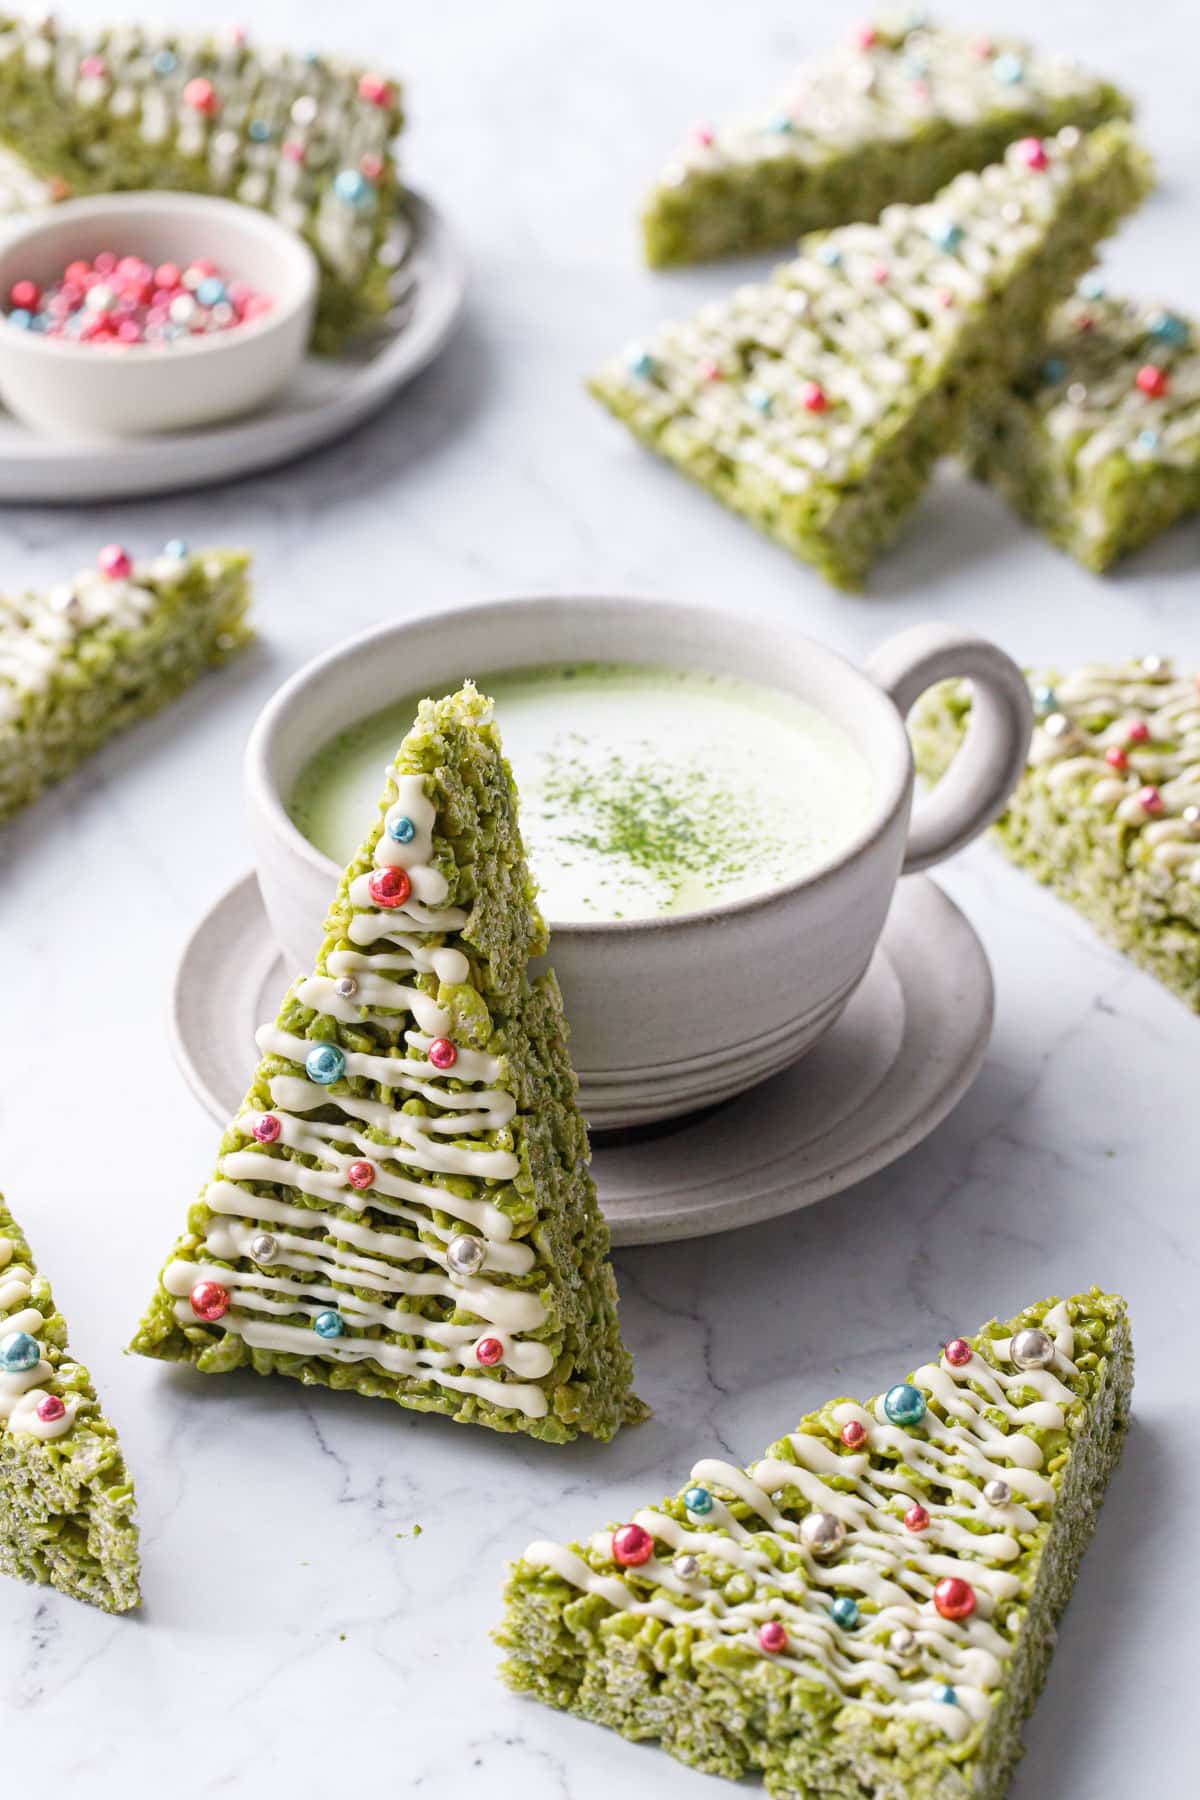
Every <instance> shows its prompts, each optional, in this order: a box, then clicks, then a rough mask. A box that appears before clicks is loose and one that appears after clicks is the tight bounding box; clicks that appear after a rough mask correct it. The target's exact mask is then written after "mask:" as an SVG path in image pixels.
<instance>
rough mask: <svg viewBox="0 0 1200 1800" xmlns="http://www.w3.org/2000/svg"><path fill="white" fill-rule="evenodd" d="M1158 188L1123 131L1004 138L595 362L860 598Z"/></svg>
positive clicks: (711, 476)
mask: <svg viewBox="0 0 1200 1800" xmlns="http://www.w3.org/2000/svg"><path fill="white" fill-rule="evenodd" d="M1149 185H1150V176H1149V166H1148V162H1147V159H1146V157H1145V155H1144V154H1143V152H1142V151H1141V150H1140V149H1139V148H1138V146H1137V144H1136V142H1135V140H1134V138H1133V136H1132V133H1131V131H1130V128H1129V127H1128V126H1127V125H1125V124H1123V123H1120V122H1114V123H1113V124H1110V125H1104V126H1101V128H1100V129H1099V130H1098V131H1095V132H1093V133H1091V134H1090V135H1088V136H1082V135H1081V134H1080V133H1079V132H1078V131H1076V130H1075V129H1074V128H1073V127H1067V128H1065V129H1064V130H1063V131H1061V132H1060V133H1059V134H1058V136H1057V137H1055V138H1052V139H1049V140H1047V141H1045V142H1043V141H1042V140H1041V139H1037V138H1029V139H1025V140H1022V141H1021V142H1019V143H1017V144H1013V145H1011V146H1010V148H1009V149H1008V151H1007V152H1006V154H1005V157H1004V160H1003V162H1000V163H996V164H993V165H992V166H991V167H989V168H987V169H985V170H983V172H982V173H981V174H973V173H968V174H963V175H959V176H957V177H956V178H955V179H954V180H953V181H952V182H951V183H950V185H949V186H948V187H946V188H944V189H943V191H942V192H941V193H940V194H939V195H938V197H937V199H936V200H935V201H933V202H931V203H930V204H929V205H923V206H890V207H888V208H887V209H886V211H885V212H884V214H883V216H882V218H881V219H880V220H879V222H878V224H873V225H872V224H858V225H846V226H842V227H840V228H839V229H837V230H835V231H831V232H828V233H825V234H817V235H814V236H812V237H810V238H807V239H806V240H805V242H804V244H803V246H802V248H801V254H800V255H799V256H798V257H797V258H796V259H795V260H794V261H792V262H790V263H786V264H784V265H783V267H781V268H779V269H777V270H776V271H775V273H774V275H773V276H772V278H771V279H770V280H769V281H767V282H765V283H759V284H756V285H753V286H745V287H741V288H739V289H738V290H737V291H736V293H735V294H734V296H733V298H732V299H731V300H727V301H723V302H717V303H716V304H713V305H710V306H707V307H705V308H704V309H703V310H702V311H701V312H699V313H698V314H696V315H695V316H694V317H693V318H691V319H687V320H684V321H683V322H682V323H680V324H674V325H665V326H663V327H662V328H661V329H660V330H659V331H658V332H657V333H656V334H655V335H653V336H652V337H650V338H649V339H648V340H647V341H646V342H644V343H641V344H637V345H635V346H633V347H632V348H631V349H630V350H629V351H628V352H627V353H626V355H625V356H623V357H618V358H616V359H614V360H613V361H612V362H611V363H609V364H608V366H607V367H606V368H604V369H603V370H601V372H600V374H599V375H598V376H597V377H596V379H595V380H594V381H593V382H592V384H591V385H592V390H593V392H594V393H595V394H596V396H597V397H598V398H599V399H600V400H602V401H603V402H604V404H605V405H606V406H607V407H608V408H609V409H610V411H612V412H613V413H614V414H615V415H616V416H617V418H619V419H621V420H623V421H624V422H625V423H626V424H627V425H628V426H629V428H630V430H631V431H633V432H634V434H635V435H636V436H637V437H639V438H641V439H642V440H643V441H644V442H645V443H647V444H648V445H649V446H650V447H651V448H652V449H654V450H656V451H658V453H659V454H660V455H662V456H664V457H666V458H667V460H668V461H670V462H672V463H674V464H675V465H676V467H678V468H679V469H681V470H683V472H684V473H685V474H688V475H690V476H691V477H692V479H693V480H695V481H697V482H699V483H700V485H701V486H703V487H706V488H707V489H708V490H709V491H710V492H711V493H712V494H714V495H715V496H716V497H717V498H718V499H720V500H723V501H724V502H725V503H726V505H728V506H731V507H733V508H734V509H735V510H736V511H738V512H741V513H744V514H746V516H747V517H749V518H750V519H752V520H753V521H754V522H755V523H756V524H758V525H759V526H761V527H762V529H763V530H765V531H767V532H769V533H770V534H771V535H772V536H773V537H775V538H777V539H779V541H780V542H781V543H783V544H785V545H786V546H787V548H788V549H790V550H792V551H793V552H794V553H795V554H796V555H797V556H800V557H802V558H804V560H805V561H807V562H811V563H813V564H815V565H816V567H817V568H818V569H820V571H821V572H822V574H824V575H825V576H827V578H828V579H829V580H830V581H832V582H833V583H834V584H835V585H836V586H839V587H845V588H854V587H858V586H860V585H861V584H862V581H863V579H864V577H865V575H866V573H867V570H868V569H869V567H870V564H871V562H872V560H873V559H874V557H875V556H876V554H877V553H878V552H879V550H880V549H881V548H882V547H883V546H884V544H886V543H887V542H888V540H889V539H890V538H892V537H893V536H894V535H895V533H896V531H897V529H898V527H899V525H900V523H901V522H902V520H903V519H904V517H905V515H906V514H907V513H908V511H909V510H910V509H911V507H912V506H913V505H914V504H915V502H916V500H917V499H918V497H919V496H920V494H921V493H922V491H923V490H924V488H925V486H926V483H927V482H928V480H929V477H930V474H931V472H932V470H933V466H934V464H935V462H936V461H937V459H938V458H939V457H940V456H941V455H943V454H944V453H945V452H947V451H948V450H951V449H953V448H954V446H955V444H956V442H957V440H958V438H959V437H960V435H961V430H962V425H963V419H964V414H965V411H966V408H967V406H968V404H969V403H975V402H977V401H978V399H979V397H980V395H981V393H982V391H983V390H984V388H985V387H987V386H989V385H992V384H998V383H1000V382H1002V381H1005V380H1007V379H1009V378H1010V377H1011V376H1012V375H1013V373H1014V372H1015V371H1016V370H1017V369H1019V368H1020V367H1021V366H1022V365H1023V363H1024V362H1025V360H1026V358H1027V356H1028V346H1029V343H1030V342H1031V341H1034V340H1036V339H1037V337H1039V336H1040V334H1041V330H1042V326H1043V321H1044V319H1045V316H1046V314H1047V312H1048V310H1049V309H1050V307H1051V305H1052V304H1053V302H1054V300H1055V299H1056V297H1057V296H1059V295H1061V294H1062V293H1063V291H1064V290H1066V289H1069V288H1070V286H1071V284H1072V282H1073V281H1074V280H1075V279H1076V278H1077V277H1078V276H1079V275H1080V274H1081V273H1082V271H1083V270H1084V269H1085V268H1086V267H1087V266H1088V264H1089V263H1090V262H1091V260H1092V257H1093V254H1094V250H1095V246H1096V244H1097V243H1098V242H1099V240H1100V239H1101V238H1103V237H1104V236H1105V235H1106V234H1107V233H1108V232H1110V231H1111V230H1112V229H1113V228H1114V226H1115V225H1116V224H1117V222H1118V221H1119V220H1120V219H1121V218H1122V216H1123V215H1124V214H1125V213H1127V212H1129V211H1130V210H1132V208H1133V207H1134V206H1136V205H1137V203H1138V201H1139V200H1140V199H1141V198H1142V196H1143V195H1144V194H1145V192H1146V191H1147V189H1148V187H1149Z"/></svg>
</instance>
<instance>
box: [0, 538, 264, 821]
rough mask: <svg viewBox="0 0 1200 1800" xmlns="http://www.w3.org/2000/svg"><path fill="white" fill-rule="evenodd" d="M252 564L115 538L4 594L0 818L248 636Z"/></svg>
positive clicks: (232, 556) (177, 544)
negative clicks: (84, 559)
mask: <svg viewBox="0 0 1200 1800" xmlns="http://www.w3.org/2000/svg"><path fill="white" fill-rule="evenodd" d="M249 562H250V559H249V557H248V556H246V555H245V554H244V552H242V551H239V550H201V551H196V552H195V553H193V552H192V551H190V550H189V549H188V547H187V545H186V544H184V543H182V542H181V541H180V540H179V539H174V540H173V541H172V542H171V543H169V544H167V545H166V546H165V547H164V549H163V550H162V551H161V552H160V553H159V554H158V555H157V556H151V557H146V558H139V559H138V560H136V561H135V560H134V558H133V557H132V556H131V555H130V554H129V552H128V551H127V550H124V549H122V547H121V545H120V544H108V545H106V546H105V548H104V549H103V550H101V551H100V554H99V556H98V557H97V559H96V567H95V568H93V569H84V570H83V571H82V572H81V573H80V574H78V575H76V576H75V577H74V578H73V579H72V580H71V581H64V582H61V583H60V584H59V585H58V586H57V587H53V588H50V589H49V590H48V592H46V593H39V594H29V593H25V594H11V595H9V594H0V825H3V823H4V821H5V820H6V819H8V818H10V817H11V815H12V814H13V813H15V812H18V811H19V810H20V809H21V808H22V807H23V806H27V805H28V804H29V803H30V801H32V800H36V799H37V797H38V795H39V794H40V793H41V792H42V790H43V788H45V787H47V786H48V785H49V784H50V783H51V782H54V781H61V779H62V778H63V776H64V775H69V774H70V772H71V771H72V769H75V768H77V767H78V765H79V764H80V763H81V762H82V761H83V759H84V758H85V757H86V756H88V755H90V754H91V752H92V751H93V750H97V749H99V747H100V746H101V744H103V743H105V742H107V740H108V739H109V738H110V737H112V736H113V735H114V734H115V733H116V732H118V731H121V730H123V729H124V728H125V727H126V726H128V725H132V724H135V723H136V722H137V721H138V720H139V719H144V718H148V717H149V716H150V715H151V714H152V713H156V712H158V711H159V709H160V708H161V707H163V706H165V705H166V703H167V702H168V701H169V700H173V699H175V697H176V696H177V695H178V694H181V693H182V692H183V690H184V689H185V688H186V687H189V686H190V685H191V683H192V682H193V681H195V680H196V679H197V677H198V676H200V675H202V674H203V673H204V671H205V670H206V669H208V668H210V667H213V666H216V665H219V664H221V663H224V662H226V661H227V660H228V659H229V657H231V656H232V655H234V654H235V652H237V651H238V650H240V649H242V648H243V646H244V645H246V644H248V643H249V642H250V637H251V633H250V629H249V627H248V626H247V624H246V622H245V615H246V610H247V607H248V606H249V604H250V589H249V580H248V576H247V570H248V568H249Z"/></svg>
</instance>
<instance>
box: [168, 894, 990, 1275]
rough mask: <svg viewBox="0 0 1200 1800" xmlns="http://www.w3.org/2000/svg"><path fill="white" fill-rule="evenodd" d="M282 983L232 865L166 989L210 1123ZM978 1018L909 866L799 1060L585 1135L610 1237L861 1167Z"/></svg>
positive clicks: (748, 1206)
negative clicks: (831, 1012)
mask: <svg viewBox="0 0 1200 1800" xmlns="http://www.w3.org/2000/svg"><path fill="white" fill-rule="evenodd" d="M288 980H289V971H288V969H287V968H286V967H285V965H284V962H283V958H282V957H281V956H280V954H279V952H278V950H277V949H276V947H275V943H274V940H273V939H272V936H271V932H270V928H269V926H268V924H267V918H266V914H265V913H264V912H263V908H262V901H261V900H260V898H259V892H258V883H257V881H256V880H255V878H254V876H253V875H245V876H243V877H242V879H241V880H240V881H239V882H237V883H236V884H235V885H234V886H233V887H232V888H230V889H229V891H228V892H227V893H226V894H225V895H224V896H223V897H222V898H221V899H220V900H218V901H217V903H216V905H215V906H214V907H213V908H212V909H211V911H210V912H208V913H207V914H206V915H205V917H204V918H203V919H202V920H201V921H200V924H199V925H198V926H197V928H196V930H195V931H194V933H193V934H192V937H191V939H190V940H189V942H188V944H187V945H186V947H185V949H184V952H183V955H182V957H181V958H180V962H179V966H178V969H177V970H176V974H175V986H174V991H173V994H172V1001H171V1035H172V1041H173V1045H174V1049H175V1055H176V1058H177V1060H178V1062H179V1066H180V1068H181V1069H182V1071H183V1074H184V1076H185V1078H186V1080H187V1082H188V1085H189V1086H190V1087H191V1089H192V1091H193V1093H195V1095H196V1096H197V1098H198V1099H199V1100H200V1101H202V1102H203V1104H204V1105H205V1106H206V1107H207V1108H208V1110H209V1112H211V1113H212V1115H213V1117H214V1118H215V1119H217V1120H219V1121H220V1123H221V1124H222V1125H225V1124H226V1123H227V1122H228V1120H229V1119H230V1118H231V1117H232V1116H233V1114H234V1113H235V1112H236V1111H237V1110H238V1107H239V1105H240V1104H241V1100H242V1096H243V1095H244V1093H245V1091H246V1088H247V1087H248V1085H249V1080H250V1072H251V1070H252V1069H253V1067H254V1062H255V1055H256V1052H255V1048H254V1031H255V1027H256V1026H257V1025H258V1024H260V1023H261V1022H262V1021H263V1020H264V1019H273V1018H274V1017H275V1014H276V1012H277V1010H278V1007H279V1001H280V998H281V996H282V994H283V992H284V989H285V988H286V987H287V985H288ZM991 1029H992V974H991V969H990V968H989V966H988V960H987V957H986V955H985V954H984V950H983V946H982V945H981V944H980V942H979V939H978V938H977V937H976V936H975V933H974V931H973V930H972V929H971V927H970V925H969V924H968V923H967V921H966V919H965V918H964V917H963V915H962V913H961V912H959V910H958V908H957V907H956V906H955V905H954V903H953V901H951V900H948V899H947V898H946V896H945V894H943V893H942V891H941V889H940V888H939V887H936V886H935V885H934V883H933V882H932V881H930V880H928V879H927V878H926V877H925V876H922V875H915V876H910V877H909V879H908V880H907V881H902V882H901V883H900V886H899V887H898V888H897V890H896V898H895V900H894V901H893V903H892V910H891V912H890V913H889V915H888V920H887V924H886V925H885V927H884V932H883V937H882V939H881V940H880V943H879V947H878V948H877V950H876V952H875V955H874V957H873V959H872V961H871V965H870V967H869V968H868V970H867V973H866V975H865V977H864V979H863V982H862V985H861V986H860V988H859V989H858V992H857V993H856V994H855V995H854V996H853V998H852V999H851V1001H850V1003H849V1005H848V1006H847V1008H846V1010H845V1012H844V1013H843V1014H842V1016H841V1018H840V1019H839V1020H838V1022H837V1024H836V1025H835V1026H834V1028H833V1030H832V1031H830V1033H829V1034H828V1036H826V1037H824V1038H822V1040H821V1041H820V1043H819V1044H817V1046H816V1047H815V1049H813V1050H811V1051H810V1052H809V1054H808V1055H807V1056H806V1057H805V1058H804V1059H803V1061H802V1062H799V1063H797V1064H796V1066H795V1067H794V1068H791V1069H787V1070H785V1071H784V1072H783V1074H781V1075H776V1076H773V1077H772V1079H771V1080H770V1081H766V1082H763V1083H762V1085H761V1086H759V1087H757V1088H753V1089H752V1090H751V1091H750V1092H749V1093H748V1094H743V1095H742V1096H740V1098H738V1099H736V1100H732V1101H729V1102H728V1103H727V1104H726V1105H724V1106H721V1107H718V1108H716V1109H715V1110H713V1111H712V1112H709V1113H707V1114H705V1115H703V1116H701V1117H698V1118H694V1119H690V1120H687V1119H685V1120H683V1121H681V1122H678V1123H676V1124H674V1125H672V1126H668V1127H665V1128H664V1129H663V1130H662V1131H661V1132H659V1133H658V1134H657V1135H641V1136H638V1137H636V1138H630V1139H629V1140H627V1141H624V1142H620V1143H610V1142H603V1143H601V1144H599V1145H598V1146H597V1148H596V1152H595V1159H594V1168H595V1175H596V1182H597V1186H598V1187H599V1190H600V1200H601V1204H602V1205H603V1207H604V1211H605V1215H606V1216H607V1218H608V1221H609V1224H610V1225H611V1227H612V1235H613V1241H614V1243H617V1244H658V1243H664V1242H667V1241H668V1240H670V1239H673V1238H688V1237H703V1236H705V1235H706V1234H707V1233H709V1232H714V1231H727V1230H729V1229H730V1228H731V1227H733V1226H737V1225H753V1224H757V1223H758V1222H759V1221H760V1220H762V1219H772V1218H775V1217H777V1216H778V1215H779V1214H781V1213H787V1212H793V1211H795V1210H796V1209H797V1208H798V1207H801V1206H810V1205H811V1204H812V1203H813V1201H815V1200H825V1199H828V1198H829V1196H830V1195H831V1194H837V1193H840V1192H841V1190H842V1189H843V1188H847V1187H850V1186H852V1185H853V1183H854V1182H856V1181H862V1180H864V1179H865V1177H866V1176H868V1175H873V1174H875V1172H876V1171H877V1170H878V1169H882V1168H885V1167H886V1166H887V1164H888V1163H891V1162H894V1161H895V1160H896V1158H897V1157H898V1156H903V1154H904V1152H905V1151H906V1150H911V1149H912V1147H913V1145H914V1144H919V1143H920V1141H921V1139H922V1138H924V1137H927V1136H928V1135H929V1133H930V1132H931V1131H932V1130H933V1128H934V1126H935V1125H938V1124H940V1123H941V1121H942V1120H943V1119H944V1118H945V1117H946V1115H947V1113H949V1112H950V1111H951V1109H952V1108H953V1107H954V1106H955V1105H957V1103H958V1101H959V1100H961V1098H962V1096H963V1094H964V1093H965V1092H966V1091H967V1089H968V1087H969V1086H970V1085H971V1082H972V1081H973V1080H974V1078H975V1076H976V1074H977V1073H978V1071H979V1065H980V1063H981V1062H982V1061H983V1055H984V1051H985V1050H986V1049H987V1045H988V1040H989V1038H990V1036H991Z"/></svg>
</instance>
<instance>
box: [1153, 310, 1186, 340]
mask: <svg viewBox="0 0 1200 1800" xmlns="http://www.w3.org/2000/svg"><path fill="white" fill-rule="evenodd" d="M1150 336H1151V337H1152V338H1157V339H1158V341H1159V343H1160V344H1186V343H1187V341H1188V328H1187V322H1186V320H1184V319H1181V318H1180V317H1179V316H1178V314H1176V313H1169V312H1160V313H1155V315H1154V317H1153V318H1152V319H1151V321H1150Z"/></svg>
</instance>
